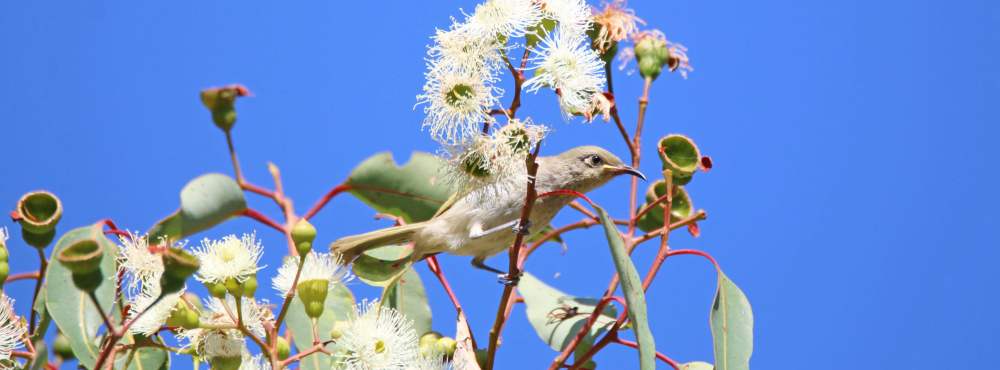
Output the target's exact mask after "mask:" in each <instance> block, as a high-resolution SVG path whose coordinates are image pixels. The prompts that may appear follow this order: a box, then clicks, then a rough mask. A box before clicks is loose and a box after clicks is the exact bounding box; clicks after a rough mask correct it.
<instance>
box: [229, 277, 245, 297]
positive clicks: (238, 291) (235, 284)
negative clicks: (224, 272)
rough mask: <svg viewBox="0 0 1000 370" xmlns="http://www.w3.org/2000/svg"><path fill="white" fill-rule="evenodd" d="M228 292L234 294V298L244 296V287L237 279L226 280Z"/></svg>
mask: <svg viewBox="0 0 1000 370" xmlns="http://www.w3.org/2000/svg"><path fill="white" fill-rule="evenodd" d="M226 291H228V292H229V294H232V295H233V297H240V296H242V295H243V286H242V285H241V284H240V281H239V280H236V278H228V279H226Z"/></svg>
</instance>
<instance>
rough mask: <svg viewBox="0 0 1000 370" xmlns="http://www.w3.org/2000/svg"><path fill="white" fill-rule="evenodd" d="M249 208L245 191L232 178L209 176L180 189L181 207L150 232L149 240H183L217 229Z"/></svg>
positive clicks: (217, 175) (199, 177)
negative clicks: (165, 238) (206, 230)
mask: <svg viewBox="0 0 1000 370" xmlns="http://www.w3.org/2000/svg"><path fill="white" fill-rule="evenodd" d="M246 208H247V202H246V198H244V197H243V190H242V189H240V185H239V184H238V183H236V180H233V179H232V178H231V177H229V176H226V175H223V174H219V173H209V174H205V175H201V176H198V177H196V178H195V179H194V180H191V181H190V182H188V183H187V185H184V188H183V189H181V206H180V208H179V209H178V210H177V211H175V212H174V213H172V214H170V216H167V217H166V218H164V219H162V220H160V221H158V222H157V223H156V224H155V225H153V228H152V229H151V230H149V238H150V239H151V240H157V238H159V237H167V238H168V239H171V240H176V239H179V238H183V237H186V236H189V235H192V234H194V233H197V232H199V231H202V230H205V229H208V228H210V227H212V226H215V225H217V224H219V223H221V222H223V221H225V220H227V219H229V218H230V217H233V216H235V215H237V214H239V213H240V212H242V211H243V210H245V209H246Z"/></svg>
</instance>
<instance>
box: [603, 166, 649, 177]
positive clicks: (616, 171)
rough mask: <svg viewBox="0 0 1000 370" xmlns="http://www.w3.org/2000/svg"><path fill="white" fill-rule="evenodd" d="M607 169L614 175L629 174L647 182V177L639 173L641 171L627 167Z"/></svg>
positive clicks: (610, 167)
mask: <svg viewBox="0 0 1000 370" xmlns="http://www.w3.org/2000/svg"><path fill="white" fill-rule="evenodd" d="M607 168H608V169H609V170H611V171H612V173H614V174H615V175H621V174H623V173H627V174H629V175H632V176H635V177H638V178H640V179H642V180H643V181H645V180H646V175H643V174H642V172H639V170H637V169H635V168H632V167H629V166H626V165H621V166H620V167H613V166H607Z"/></svg>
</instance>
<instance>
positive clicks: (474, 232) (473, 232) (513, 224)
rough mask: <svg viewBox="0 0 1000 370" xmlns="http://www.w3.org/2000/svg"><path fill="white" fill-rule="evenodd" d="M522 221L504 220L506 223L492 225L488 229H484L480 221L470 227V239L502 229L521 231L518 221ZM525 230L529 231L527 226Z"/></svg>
mask: <svg viewBox="0 0 1000 370" xmlns="http://www.w3.org/2000/svg"><path fill="white" fill-rule="evenodd" d="M520 221H521V220H513V221H510V222H504V223H502V224H500V225H497V226H495V227H492V228H490V229H488V230H483V225H482V224H479V223H477V224H473V225H472V228H470V230H469V239H479V238H482V237H484V236H487V235H490V234H494V233H496V232H498V231H502V230H505V229H514V231H519V229H520V228H519V227H518V223H519V222H520ZM525 232H527V228H525Z"/></svg>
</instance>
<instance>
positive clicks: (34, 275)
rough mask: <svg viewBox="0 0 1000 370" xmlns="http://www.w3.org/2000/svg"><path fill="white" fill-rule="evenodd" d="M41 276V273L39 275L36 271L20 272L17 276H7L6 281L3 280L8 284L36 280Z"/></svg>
mask: <svg viewBox="0 0 1000 370" xmlns="http://www.w3.org/2000/svg"><path fill="white" fill-rule="evenodd" d="M41 276H42V273H40V272H38V271H31V272H21V273H17V274H13V275H10V276H8V277H7V280H5V282H7V283H9V282H12V281H18V280H27V279H35V280H38V279H39V278H40V277H41Z"/></svg>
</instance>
